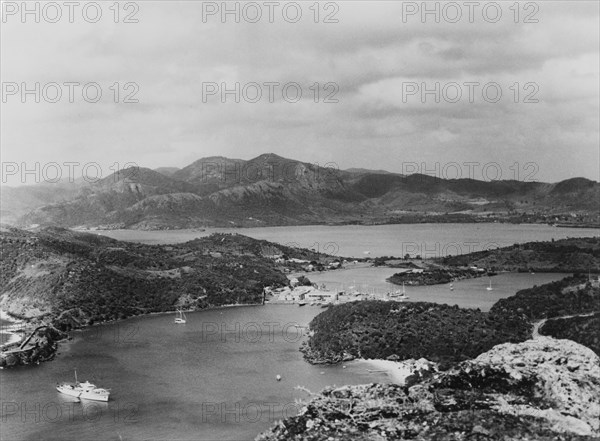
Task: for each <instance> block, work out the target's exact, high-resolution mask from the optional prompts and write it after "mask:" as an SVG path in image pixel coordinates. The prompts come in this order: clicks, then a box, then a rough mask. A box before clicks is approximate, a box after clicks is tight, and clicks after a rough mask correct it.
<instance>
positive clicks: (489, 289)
mask: <svg viewBox="0 0 600 441" xmlns="http://www.w3.org/2000/svg"><path fill="white" fill-rule="evenodd" d="M493 289H494V288H492V279H490V286H488V287H487V288H486V290H488V291H492V290H493Z"/></svg>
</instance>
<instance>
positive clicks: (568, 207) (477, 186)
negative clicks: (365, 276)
mask: <svg viewBox="0 0 600 441" xmlns="http://www.w3.org/2000/svg"><path fill="white" fill-rule="evenodd" d="M49 185H50V184H46V186H49ZM33 187H35V186H33ZM19 191H20V192H21V193H27V195H29V193H32V194H33V192H34V190H33V189H30V188H29V187H27V188H26V189H23V190H19ZM44 194H46V193H42V194H41V195H39V196H37V197H30V196H27V195H25V196H24V197H23V198H22V200H23V201H29V202H26V203H21V204H20V205H19V204H18V203H17V202H18V201H17V198H15V197H12V198H8V199H7V204H8V205H7V206H6V207H5V208H3V209H4V210H6V211H7V213H13V214H12V217H11V219H13V220H14V218H15V217H16V216H17V215H19V214H22V213H23V212H24V211H25V210H26V209H27V208H29V210H30V211H29V212H27V213H26V214H25V215H22V216H21V217H19V218H18V221H16V222H17V223H18V225H21V226H28V225H32V224H39V225H55V226H63V227H74V226H87V227H102V228H115V227H119V228H142V229H146V228H147V229H161V228H184V227H189V228H192V227H202V226H265V225H299V224H322V223H338V224H346V223H359V224H373V223H403V222H448V221H454V222H479V221H494V220H496V221H497V220H500V221H509V222H551V223H560V224H566V225H571V224H594V223H596V224H597V223H598V222H599V216H598V212H599V211H600V184H599V183H597V182H594V181H590V180H587V179H584V178H574V179H569V180H567V181H562V182H559V183H555V184H547V183H540V182H520V181H490V182H484V181H477V180H473V179H440V178H437V177H432V176H427V175H420V174H413V175H409V176H404V175H401V174H396V173H389V172H385V171H383V170H375V171H369V170H365V169H349V170H339V169H337V168H336V167H335V165H334V164H326V166H320V165H318V164H311V163H308V162H302V161H297V160H293V159H288V158H283V157H281V156H278V155H275V154H273V153H267V154H263V155H260V156H258V157H256V158H253V159H250V160H242V159H229V158H224V157H208V158H202V159H200V160H198V161H196V162H194V163H192V164H190V165H188V166H186V167H184V168H182V169H178V170H175V169H168V168H161V169H158V171H156V170H150V169H145V168H130V169H126V170H121V171H120V172H119V173H116V174H113V175H111V176H108V177H106V178H104V179H102V180H101V181H98V182H95V183H90V184H87V185H84V186H82V188H78V189H76V191H73V192H71V193H67V194H65V195H64V197H63V198H58V197H57V196H56V195H50V194H47V196H44ZM40 204H43V205H40ZM15 207H17V208H15ZM9 217H10V216H7V218H9Z"/></svg>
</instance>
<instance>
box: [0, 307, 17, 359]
mask: <svg viewBox="0 0 600 441" xmlns="http://www.w3.org/2000/svg"><path fill="white" fill-rule="evenodd" d="M0 320H3V321H5V322H9V323H10V324H9V325H2V326H1V327H0V334H5V335H10V337H9V339H8V340H7V341H6V342H4V343H2V344H0V350H3V349H4V348H5V347H8V346H11V345H13V344H15V343H19V342H20V341H21V340H22V339H23V336H22V335H19V334H17V333H16V332H15V331H16V330H17V329H19V330H23V327H22V326H21V325H22V323H23V320H18V319H16V318H14V317H13V316H11V315H9V314H8V313H7V312H6V311H4V310H2V309H0Z"/></svg>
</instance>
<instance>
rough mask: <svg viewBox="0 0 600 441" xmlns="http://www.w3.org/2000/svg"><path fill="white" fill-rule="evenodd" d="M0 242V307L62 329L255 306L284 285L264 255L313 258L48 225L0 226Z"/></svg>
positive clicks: (271, 247)
mask: <svg viewBox="0 0 600 441" xmlns="http://www.w3.org/2000/svg"><path fill="white" fill-rule="evenodd" d="M0 244H1V245H2V259H1V261H0V270H1V271H0V286H1V287H2V288H1V289H2V290H1V292H0V307H1V308H2V309H3V310H5V311H7V312H9V313H11V314H13V315H15V316H18V317H23V318H28V319H35V320H42V319H43V320H45V321H48V320H49V321H51V322H53V323H54V324H55V325H56V326H57V327H58V328H59V329H62V328H68V327H69V326H70V323H72V321H71V318H70V317H69V316H71V317H75V318H76V321H77V322H78V323H80V324H89V323H93V322H98V321H106V320H113V319H120V318H125V317H129V316H132V315H139V314H146V313H150V312H160V311H172V310H175V309H176V308H185V309H201V308H206V307H210V306H220V305H227V304H238V303H259V302H261V301H262V293H263V288H264V287H265V286H276V287H277V286H285V285H287V284H288V280H287V278H286V277H285V276H284V275H283V273H282V272H281V271H280V269H279V268H278V267H277V266H276V265H275V263H274V260H273V259H272V258H269V257H266V256H267V255H270V254H275V253H278V254H284V253H288V254H290V255H296V254H297V255H308V254H310V255H311V256H313V257H315V258H318V256H317V255H316V253H313V252H310V251H308V250H297V249H291V248H287V247H282V246H279V245H277V244H271V243H269V242H266V241H256V240H254V239H250V238H247V237H244V236H238V235H213V236H210V237H207V238H202V239H198V240H194V241H191V242H188V243H184V244H178V245H169V246H159V245H141V244H136V243H129V242H120V241H117V240H114V239H110V238H107V237H104V236H100V235H94V234H86V233H78V232H74V231H70V230H64V229H59V228H54V227H48V228H43V229H40V230H39V231H36V232H29V231H23V230H18V229H14V228H8V227H3V228H2V229H1V230H0ZM295 253H296V254H295ZM69 311H70V312H72V313H68V312H69Z"/></svg>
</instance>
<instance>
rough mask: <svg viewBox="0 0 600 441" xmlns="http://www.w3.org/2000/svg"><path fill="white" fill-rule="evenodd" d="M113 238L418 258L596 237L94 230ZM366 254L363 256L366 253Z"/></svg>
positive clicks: (466, 231)
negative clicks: (232, 237) (216, 236)
mask: <svg viewBox="0 0 600 441" xmlns="http://www.w3.org/2000/svg"><path fill="white" fill-rule="evenodd" d="M96 233H98V234H102V235H105V236H109V237H113V238H115V239H119V240H127V241H132V242H141V243H147V244H167V243H181V242H186V241H188V240H192V239H195V238H197V237H204V236H208V235H210V234H212V233H238V234H243V235H246V236H250V237H253V238H255V239H264V240H269V241H271V242H277V243H280V244H287V245H289V246H298V247H302V248H311V249H315V250H316V251H320V252H324V253H328V254H333V255H336V256H343V257H377V256H396V257H402V256H404V255H405V254H406V253H408V254H411V255H416V254H420V255H421V256H422V257H438V256H446V255H448V254H452V255H456V254H466V253H469V252H472V251H481V250H485V249H487V248H497V247H502V246H508V245H513V244H515V243H525V242H533V241H547V240H552V239H554V240H558V239H564V238H567V237H598V236H599V235H600V230H598V229H593V228H557V227H552V226H550V225H541V224H539V225H538V224H536V225H532V224H499V223H481V224H400V225H374V226H364V225H345V226H325V225H308V226H291V227H261V228H227V229H224V228H207V229H205V230H204V231H200V230H172V231H169V230H167V231H135V230H133V231H132V230H114V231H96ZM366 253H368V254H366Z"/></svg>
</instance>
